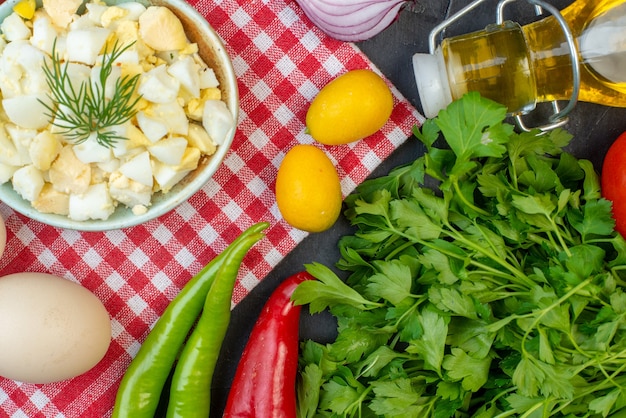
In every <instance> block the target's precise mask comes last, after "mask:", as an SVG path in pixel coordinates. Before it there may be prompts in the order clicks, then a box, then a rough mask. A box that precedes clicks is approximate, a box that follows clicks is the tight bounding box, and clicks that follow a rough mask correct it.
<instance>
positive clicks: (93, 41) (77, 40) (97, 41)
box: [66, 27, 111, 65]
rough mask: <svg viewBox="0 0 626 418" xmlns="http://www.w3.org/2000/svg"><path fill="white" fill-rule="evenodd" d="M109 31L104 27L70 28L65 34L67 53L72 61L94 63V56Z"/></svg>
mask: <svg viewBox="0 0 626 418" xmlns="http://www.w3.org/2000/svg"><path fill="white" fill-rule="evenodd" d="M110 33H111V31H110V30H109V29H106V28H100V27H91V28H85V29H77V30H72V31H70V32H69V33H68V34H67V41H66V45H67V46H66V47H67V54H68V59H69V60H70V61H72V62H78V63H82V64H86V65H95V64H96V58H98V56H99V55H100V51H102V48H103V47H104V45H105V43H106V41H107V38H108V37H109V35H110Z"/></svg>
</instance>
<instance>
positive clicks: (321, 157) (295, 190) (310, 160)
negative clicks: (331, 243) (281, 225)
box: [276, 145, 342, 232]
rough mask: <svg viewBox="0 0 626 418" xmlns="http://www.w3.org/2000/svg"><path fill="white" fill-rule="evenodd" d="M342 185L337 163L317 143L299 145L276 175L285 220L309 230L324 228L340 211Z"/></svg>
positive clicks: (277, 191)
mask: <svg viewBox="0 0 626 418" xmlns="http://www.w3.org/2000/svg"><path fill="white" fill-rule="evenodd" d="M341 203H342V197H341V185H340V183H339V175H338V174H337V170H336V169H335V166H334V165H333V163H332V162H331V161H330V159H329V158H328V156H326V153H324V151H322V150H321V149H319V148H318V147H316V146H314V145H296V146H294V147H293V148H291V149H290V150H289V151H288V152H287V154H286V155H285V158H284V159H283V161H282V163H281V164H280V167H279V169H278V174H277V176H276V204H277V205H278V209H279V210H280V213H281V214H282V215H283V218H284V219H285V221H286V222H287V223H288V224H290V225H291V226H293V227H294V228H298V229H301V230H303V231H307V232H321V231H324V230H326V229H328V228H330V227H331V226H333V224H334V223H335V221H336V220H337V218H338V217H339V214H340V213H341Z"/></svg>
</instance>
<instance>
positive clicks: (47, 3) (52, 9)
mask: <svg viewBox="0 0 626 418" xmlns="http://www.w3.org/2000/svg"><path fill="white" fill-rule="evenodd" d="M82 3H83V0H43V8H44V10H45V11H46V12H47V13H48V15H49V16H50V18H51V19H52V22H53V23H54V24H55V25H56V26H58V27H60V28H65V27H67V25H69V24H70V22H71V21H72V20H74V18H75V17H76V12H77V11H78V8H79V7H80V5H81V4H82Z"/></svg>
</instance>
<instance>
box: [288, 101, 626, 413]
mask: <svg viewBox="0 0 626 418" xmlns="http://www.w3.org/2000/svg"><path fill="white" fill-rule="evenodd" d="M505 117H506V109H505V108H503V107H502V106H500V105H499V104H496V103H494V102H491V101H489V100H487V99H484V98H482V97H480V96H479V95H478V94H475V93H473V94H469V95H467V96H465V97H464V98H463V99H461V100H459V101H457V102H454V103H453V104H451V105H450V106H449V107H448V108H447V109H446V110H443V111H442V112H441V113H440V114H439V115H438V117H437V118H435V119H432V120H428V121H426V122H425V123H424V125H423V126H422V127H421V129H418V128H416V129H415V132H414V133H415V136H416V137H417V138H418V139H419V140H420V141H421V142H422V143H423V144H424V145H425V147H426V152H425V154H424V155H423V156H422V157H420V158H418V159H417V160H416V161H415V162H413V163H412V164H410V165H407V166H401V167H397V168H396V169H394V170H393V171H392V172H391V173H389V175H387V176H384V177H381V178H377V179H372V180H368V181H366V182H365V183H363V184H362V185H361V186H360V187H358V188H357V190H356V191H355V193H354V194H352V195H350V196H349V198H348V199H347V200H346V203H347V206H348V210H347V212H346V213H347V215H348V217H349V219H350V221H351V223H352V224H353V225H354V226H355V227H356V232H355V233H354V235H350V236H345V237H343V238H342V239H341V240H340V244H339V247H340V250H341V259H340V260H339V262H338V264H337V266H338V268H340V269H342V270H345V271H347V272H348V273H347V279H346V280H345V282H344V281H342V280H341V279H340V278H339V277H338V276H337V275H336V274H335V273H334V272H333V271H332V270H331V269H329V268H327V267H325V266H323V265H321V264H319V263H313V264H310V265H307V269H308V271H309V272H311V273H312V274H313V275H314V276H316V278H317V279H318V280H316V281H308V282H305V283H303V284H301V285H300V286H299V287H298V289H297V290H296V293H295V294H294V298H295V300H296V302H297V303H299V304H309V305H310V306H309V308H310V310H311V312H320V311H322V310H325V309H329V310H330V312H331V313H332V314H333V315H334V316H335V317H336V318H337V324H338V327H337V331H338V334H337V338H336V340H335V341H334V342H333V343H330V344H319V343H316V342H313V341H308V342H305V343H303V347H302V354H301V356H300V370H299V383H298V398H299V399H298V402H299V406H298V407H299V411H298V413H299V416H300V417H314V416H315V417H323V416H327V417H344V416H346V417H375V416H384V417H409V418H410V417H453V416H454V417H512V416H515V417H549V416H550V417H608V416H614V417H617V416H626V294H625V293H624V285H625V284H626V283H625V280H624V269H625V268H626V243H625V241H624V239H623V238H622V237H621V236H620V235H619V234H617V233H615V232H614V222H613V220H612V217H611V207H610V203H609V202H608V201H606V200H604V199H602V198H601V195H600V188H599V182H598V177H597V175H596V173H595V171H594V169H593V167H592V165H591V163H590V162H589V161H587V160H579V159H577V158H575V157H574V156H572V155H571V154H569V153H567V152H566V151H565V150H564V147H565V146H566V145H567V144H568V142H569V141H570V139H571V135H569V134H568V133H566V132H565V131H562V130H556V131H552V132H549V133H539V132H530V133H516V132H514V129H513V127H512V126H511V125H509V124H507V123H505ZM441 138H443V139H445V143H443V142H442V141H441ZM438 145H439V146H438Z"/></svg>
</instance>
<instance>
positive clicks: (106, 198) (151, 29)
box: [0, 0, 234, 221]
mask: <svg viewBox="0 0 626 418" xmlns="http://www.w3.org/2000/svg"><path fill="white" fill-rule="evenodd" d="M82 2H83V0H43V7H42V8H40V9H34V6H33V4H35V2H34V1H33V0H21V1H19V3H17V4H16V6H15V11H14V13H12V14H11V15H10V16H9V17H7V18H6V19H5V20H4V21H3V23H2V24H1V26H0V29H1V30H2V31H3V34H4V36H3V37H0V98H1V100H0V104H1V106H0V184H1V183H5V182H9V181H10V182H11V183H12V185H13V188H14V189H15V190H16V191H17V193H19V194H20V195H21V196H22V197H23V198H24V199H26V200H29V201H30V202H31V205H32V206H33V208H35V209H36V210H38V211H40V212H42V213H55V214H59V215H63V216H68V217H69V218H71V219H73V220H78V221H81V220H88V219H106V218H108V217H109V216H110V215H111V214H112V213H113V211H114V210H115V208H116V206H117V205H118V204H119V203H121V204H122V205H125V206H127V207H129V208H131V210H132V212H133V213H135V214H141V213H145V212H146V211H147V210H148V208H149V207H150V205H151V202H152V198H153V195H154V193H157V192H161V193H168V192H169V191H170V190H171V189H172V188H173V187H174V186H175V185H176V184H178V183H179V182H180V181H181V180H182V179H183V178H184V177H185V176H187V175H188V174H189V173H190V172H192V171H193V170H195V169H196V168H197V167H198V165H199V163H200V161H201V159H202V158H203V157H206V156H209V155H212V154H213V153H215V151H216V149H217V146H218V145H219V144H220V143H222V142H223V140H224V137H225V136H226V135H228V133H229V132H232V131H231V129H234V121H233V118H232V115H230V112H229V111H228V109H227V107H226V105H225V103H223V102H221V91H220V89H219V82H218V79H217V77H216V75H215V72H214V71H213V69H212V68H210V67H209V66H208V65H207V64H206V63H205V62H204V61H203V60H202V58H201V57H200V55H199V54H198V45H197V44H195V43H191V42H189V40H188V39H187V37H186V34H185V32H184V30H183V26H182V23H181V22H180V20H179V19H178V18H177V17H176V15H175V14H174V13H173V12H171V11H170V10H169V9H167V8H166V7H161V6H151V7H146V6H144V5H143V4H141V3H139V2H136V1H129V2H126V3H120V4H117V5H112V6H109V5H107V4H105V3H103V2H101V1H99V0H90V1H88V2H87V3H86V4H85V13H84V14H82V15H78V14H77V13H78V10H79V6H80V5H81V4H82ZM31 7H32V8H33V10H30V8H31ZM116 43H117V45H121V46H124V47H126V49H125V50H124V51H123V52H122V53H121V54H120V55H119V56H118V57H117V58H116V60H115V62H114V63H113V65H112V67H111V72H110V73H109V74H108V75H107V78H106V83H105V85H102V84H103V81H102V78H101V75H102V74H103V73H102V69H103V67H102V64H103V63H104V62H106V60H107V59H108V57H107V56H106V55H103V54H108V53H109V51H111V50H112V49H113V45H115V44H116ZM53 50H54V52H55V58H56V59H57V60H58V61H60V63H61V66H62V70H63V71H64V72H65V74H67V80H68V83H69V85H70V87H69V89H68V90H69V91H70V92H72V91H73V93H71V94H79V95H80V94H81V93H79V92H81V91H85V89H87V90H89V91H95V92H98V93H97V94H100V93H99V92H103V93H104V100H103V101H101V102H99V103H102V104H106V103H109V102H111V98H113V97H114V96H115V95H116V94H118V93H119V92H118V91H117V87H116V84H117V83H118V82H120V80H123V79H124V78H125V77H133V76H136V75H138V76H139V83H138V84H137V88H136V91H134V92H130V93H129V96H128V97H129V99H130V101H131V103H135V102H134V100H135V99H138V101H137V102H136V103H135V104H134V110H135V111H136V113H135V114H134V115H131V116H130V119H127V120H125V121H120V122H119V123H118V122H114V123H111V124H109V125H106V126H107V128H106V129H109V131H112V133H114V134H115V135H116V136H117V137H118V138H120V139H118V140H116V141H114V143H112V144H111V146H110V147H106V146H102V145H101V144H100V143H99V142H98V141H97V140H96V139H95V135H96V134H92V135H91V136H90V137H89V138H87V139H86V140H82V141H76V140H75V139H74V138H72V137H71V136H69V135H68V133H71V132H74V131H75V128H76V125H72V124H71V122H68V121H67V118H72V117H76V118H78V117H81V116H82V115H83V114H84V113H82V114H81V112H80V111H79V110H76V108H75V107H72V106H68V105H67V104H65V103H55V102H54V101H53V100H54V99H53V97H54V96H53V95H52V91H53V90H51V87H50V85H49V84H48V79H47V77H46V72H45V71H44V68H45V65H50V63H51V62H52V59H51V55H52V52H53ZM48 68H50V67H48ZM66 91H67V90H66ZM218 102H219V103H222V104H221V105H219V104H218ZM51 113H54V114H53V115H51ZM60 115H64V117H60ZM229 115H230V116H229ZM96 117H97V116H96ZM116 123H118V124H116Z"/></svg>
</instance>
